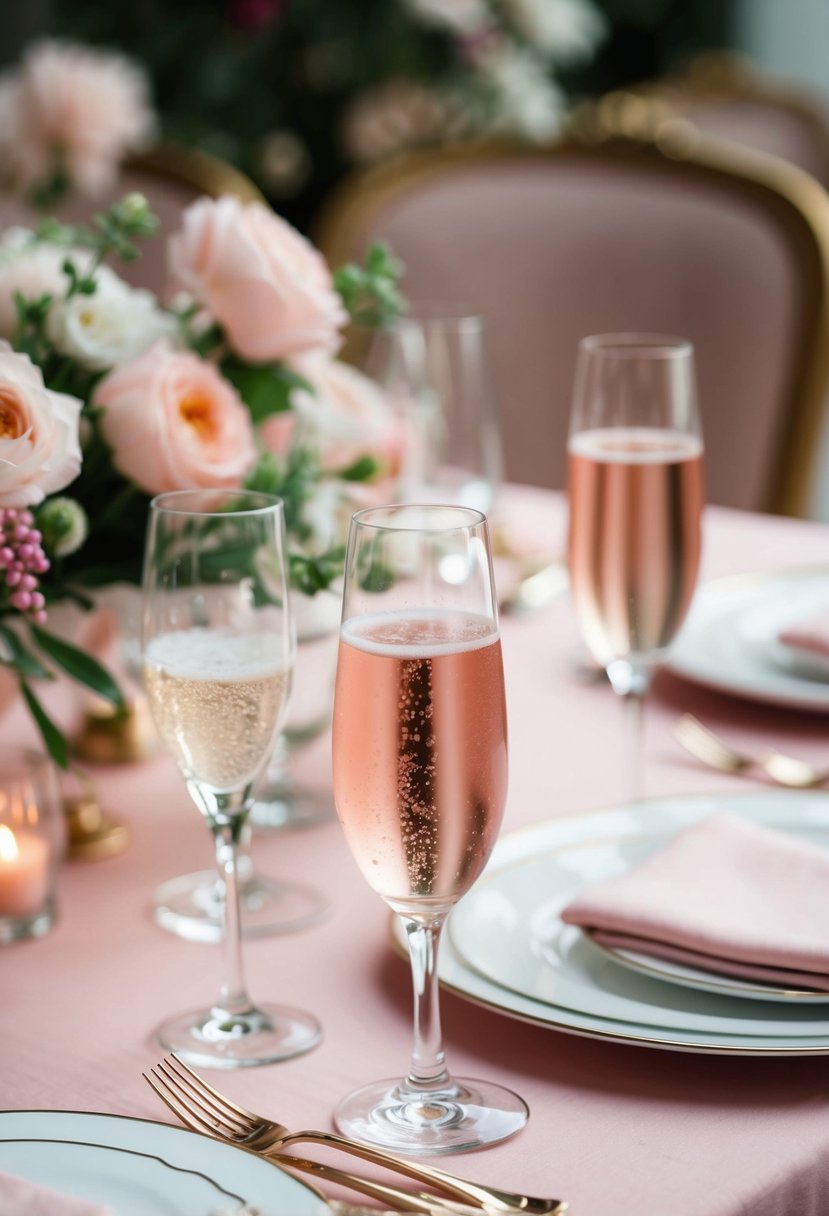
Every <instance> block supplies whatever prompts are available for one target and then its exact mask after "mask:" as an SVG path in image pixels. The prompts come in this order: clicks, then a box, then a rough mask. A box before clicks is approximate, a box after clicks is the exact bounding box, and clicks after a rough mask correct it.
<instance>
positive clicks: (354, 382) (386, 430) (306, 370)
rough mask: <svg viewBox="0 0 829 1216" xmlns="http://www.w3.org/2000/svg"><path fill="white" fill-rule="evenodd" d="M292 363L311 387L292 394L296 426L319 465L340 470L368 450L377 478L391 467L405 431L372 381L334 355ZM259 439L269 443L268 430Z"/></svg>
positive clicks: (394, 467)
mask: <svg viewBox="0 0 829 1216" xmlns="http://www.w3.org/2000/svg"><path fill="white" fill-rule="evenodd" d="M291 366H292V367H293V369H294V370H295V371H297V372H299V374H300V375H301V376H304V377H305V379H306V380H307V381H308V383H309V384H310V385H311V386H312V388H313V389H314V394H313V395H312V394H310V393H306V392H299V393H297V394H295V397H294V403H295V409H296V412H297V415H298V418H299V420H300V426H301V427H302V430H303V431H304V433H305V434H306V435H308V436H309V438H311V439H312V440H313V442H314V443H315V444H316V446H317V448H318V450H319V452H320V456H321V459H322V463H323V466H324V467H325V468H326V469H328V470H329V471H331V472H342V471H345V470H346V469H348V468H350V467H351V465H353V464H355V463H356V462H357V461H358V460H360V459H361V458H362V457H364V456H371V457H373V458H374V459H375V460H376V461H377V462H378V464H379V465H380V469H379V471H378V474H377V477H378V478H380V477H384V476H388V475H390V474H393V473H396V472H397V471H398V469H399V467H400V462H401V458H402V454H403V447H404V431H403V428H402V426H401V423H400V421H399V419H398V417H397V415H396V414H395V413H394V411H393V410H392V408H391V405H390V403H389V401H388V399H387V398H386V397H385V396H384V394H383V393H382V392H381V391H380V389H379V388H378V387H377V385H376V383H375V382H374V381H373V380H369V378H368V377H367V376H364V375H363V373H362V372H359V371H357V369H356V368H354V367H351V366H350V365H349V364H347V363H341V362H340V361H339V360H337V359H328V358H325V357H319V356H310V355H309V356H304V357H302V358H299V359H294V360H293V361H292V363H291ZM263 439H264V442H265V443H268V438H267V434H266V435H264V436H263ZM268 446H270V444H268Z"/></svg>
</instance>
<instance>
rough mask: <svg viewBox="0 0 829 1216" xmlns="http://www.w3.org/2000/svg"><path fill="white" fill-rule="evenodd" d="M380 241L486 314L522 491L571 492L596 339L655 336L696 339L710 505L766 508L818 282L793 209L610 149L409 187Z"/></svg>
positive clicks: (373, 228) (383, 223) (372, 223)
mask: <svg viewBox="0 0 829 1216" xmlns="http://www.w3.org/2000/svg"><path fill="white" fill-rule="evenodd" d="M366 210H367V211H369V210H370V209H369V208H367V209H366ZM357 214H358V212H357ZM335 233H336V229H334V234H333V235H335ZM376 237H382V238H384V239H385V240H386V241H388V243H389V244H390V245H391V247H392V249H393V250H394V252H395V253H396V254H397V255H398V256H399V257H400V258H401V259H402V261H403V262H404V263H405V265H406V276H405V279H404V289H405V291H406V293H407V295H408V296H409V298H410V299H414V300H416V299H418V298H429V299H445V300H449V301H452V302H466V303H468V304H469V305H471V306H472V307H474V308H475V309H478V310H480V311H481V312H483V313H484V314H485V315H486V318H487V321H488V327H489V339H490V344H491V353H492V360H493V369H494V378H495V384H496V390H497V393H498V397H499V401H500V413H501V419H502V430H503V436H504V443H505V454H506V470H507V476H508V478H509V479H510V480H518V481H523V482H528V483H531V484H536V485H546V486H553V487H560V486H563V484H564V480H565V437H566V432H567V426H568V415H569V407H570V393H571V386H572V379H573V370H574V363H575V354H576V346H577V343H578V341H579V339H580V338H582V337H583V336H585V335H587V334H591V333H602V332H613V331H621V330H644V331H652V332H660V333H668V334H677V335H680V336H684V337H688V338H690V339H692V341H693V342H694V344H695V347H696V352H697V363H698V371H699V385H700V396H701V409H702V416H703V430H704V434H705V439H706V446H707V472H708V490H709V496H710V500H711V501H712V502H715V503H721V504H726V505H729V506H735V507H743V508H748V507H753V508H758V507H761V506H762V505H763V504H764V503H765V494H766V490H767V486H768V481H769V478H770V470H771V463H772V460H773V458H774V454H775V450H776V447H777V442H778V436H779V427H780V423H781V414H782V413H783V411H784V409H785V408H786V405H787V402H788V392H789V389H790V386H791V381H792V376H793V374H795V372H796V370H797V369H796V362H797V359H798V354H797V351H796V341H797V333H798V324H799V314H800V309H801V305H802V296H801V292H802V291H803V284H802V279H801V278H800V273H801V272H800V271H799V270H798V269H797V268H796V267H795V265H793V260H792V255H791V246H787V244H786V243H785V241H784V240H783V239H782V236H781V228H780V219H779V216H778V215H773V214H770V211H769V209H768V208H766V207H764V206H762V205H760V203H758V202H757V201H756V200H754V199H751V198H750V197H747V196H746V194H745V193H743V192H738V191H737V190H736V189H735V188H734V187H733V186H732V185H731V184H730V181H729V180H724V179H723V178H717V177H716V176H714V175H711V176H707V177H706V176H704V175H702V174H700V173H690V172H689V173H686V174H682V175H679V174H677V173H675V172H671V171H669V169H668V168H667V167H666V166H665V164H664V163H662V162H660V161H657V160H652V161H650V162H649V163H644V162H643V161H641V160H639V159H632V158H630V157H625V156H618V157H614V156H612V155H611V154H610V153H608V154H607V156H606V157H605V158H604V159H603V160H602V161H598V160H593V159H585V158H584V157H580V156H578V155H575V156H570V155H568V154H561V153H558V154H556V155H553V156H551V157H550V158H549V159H544V158H538V157H536V158H533V157H527V158H522V157H515V158H512V159H492V160H489V161H471V160H470V161H468V162H460V163H457V162H456V163H454V164H450V165H446V166H445V167H444V168H442V169H441V170H438V171H436V172H434V173H431V174H424V176H423V177H422V178H421V179H420V180H419V181H418V182H417V183H416V184H415V185H413V186H411V187H410V188H408V189H406V190H399V191H397V192H395V191H392V192H391V193H390V196H389V198H388V199H387V201H385V202H384V203H383V204H381V205H380V206H378V207H377V208H376V210H375V211H374V214H373V215H372V216H371V218H370V219H369V218H366V219H365V221H364V223H363V226H362V229H361V231H360V234H359V238H358V239H357V240H356V241H355V245H358V246H361V247H362V246H364V245H365V244H366V243H368V241H369V240H370V239H371V238H376ZM360 251H361V250H360V249H357V248H355V249H353V250H352V252H353V253H359V252H360ZM338 252H340V253H342V252H343V251H342V250H338Z"/></svg>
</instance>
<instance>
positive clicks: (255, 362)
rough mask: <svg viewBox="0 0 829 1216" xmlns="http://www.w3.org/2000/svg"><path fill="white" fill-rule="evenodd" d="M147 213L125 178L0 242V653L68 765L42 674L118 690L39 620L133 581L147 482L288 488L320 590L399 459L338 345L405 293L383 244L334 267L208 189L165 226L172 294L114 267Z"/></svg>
mask: <svg viewBox="0 0 829 1216" xmlns="http://www.w3.org/2000/svg"><path fill="white" fill-rule="evenodd" d="M156 228H157V223H156V221H155V218H154V217H153V216H152V215H151V213H150V212H149V209H148V206H147V203H146V200H144V199H143V198H142V197H140V196H137V195H133V196H128V197H127V198H125V199H123V200H122V201H121V202H119V203H117V204H116V205H115V206H113V207H112V208H111V209H110V210H109V211H107V212H105V213H103V214H100V215H98V216H96V217H95V222H94V224H92V225H89V226H66V225H63V224H60V223H58V222H56V221H46V222H43V223H42V224H41V225H40V227H39V229H38V230H37V231H36V232H32V231H27V230H22V229H11V230H9V231H7V232H6V233H5V234H4V235H3V236H2V238H0V339H2V346H0V661H1V662H2V663H3V664H4V665H5V667H7V668H8V669H10V670H11V671H12V672H13V673H14V674H15V675H16V676H17V678H18V680H19V682H20V685H21V688H22V691H23V695H24V697H25V699H26V701H27V703H28V706H29V709H30V710H31V712H32V714H33V716H34V718H35V721H36V723H37V725H38V726H39V728H40V731H41V734H42V736H43V738H44V741H45V743H46V746H47V747H48V749H49V751H50V753H51V754H52V756H53V757H54V758H55V759H56V760H57V761H58V762H59V763H60V764H63V765H65V764H66V763H67V756H68V752H67V743H66V740H65V739H64V738H63V736H62V735H61V733H60V731H59V730H58V729H57V727H56V726H55V724H54V723H53V722H52V721H51V719H50V717H49V715H48V713H47V711H46V709H45V708H44V706H43V704H42V702H41V700H40V698H39V697H38V695H37V692H36V691H35V689H34V687H33V685H32V680H34V679H37V678H44V677H48V676H49V675H50V674H51V669H52V668H53V667H54V666H57V667H59V668H62V669H63V670H64V671H66V672H68V673H69V674H70V675H71V676H73V677H74V678H75V679H77V680H80V681H81V682H82V683H84V684H86V685H88V686H89V687H91V688H92V689H94V690H95V691H96V692H97V693H98V694H99V695H101V696H103V697H105V698H107V699H108V700H110V701H111V702H113V703H114V704H116V705H118V704H119V701H120V693H119V690H118V688H117V686H116V685H115V683H114V681H113V680H112V679H111V677H110V676H109V675H108V674H107V672H106V671H105V670H104V669H103V668H102V667H101V666H100V665H99V664H98V663H97V661H96V660H95V659H93V658H92V657H91V656H90V655H88V654H85V653H84V652H83V651H81V650H79V649H77V648H76V647H74V646H73V645H71V644H70V643H68V642H66V641H65V640H63V639H61V638H60V637H59V636H57V635H56V634H55V633H54V632H52V631H51V630H50V629H49V628H48V621H49V612H50V608H51V606H52V604H53V603H55V602H56V601H57V600H60V599H70V600H73V601H75V602H76V603H78V604H81V605H82V606H85V607H87V606H90V605H91V604H92V603H93V602H94V590H95V588H96V587H101V586H105V585H107V584H110V583H113V582H116V581H121V580H130V581H138V579H139V578H140V566H141V558H142V553H143V543H144V533H145V527H146V517H147V510H148V505H149V501H150V498H151V497H152V495H154V494H157V493H160V492H162V491H166V490H176V489H190V488H211V487H223V488H235V487H248V488H254V489H260V490H265V491H268V492H272V493H276V494H280V495H281V496H282V497H283V499H284V501H285V505H286V523H287V527H288V531H289V537H290V549H291V554H290V561H291V575H292V582H293V585H294V586H295V587H296V588H297V589H298V590H300V591H302V592H305V593H306V594H309V595H310V594H314V593H315V592H316V591H318V590H320V589H322V588H324V587H326V586H328V585H329V584H330V583H331V581H332V580H333V579H334V578H335V577H336V575H337V573H338V572H339V570H340V569H341V564H342V559H343V551H342V537H343V528H344V524H345V520H346V519H347V517H348V515H349V514H350V511H351V510H352V509H354V505H355V503H357V502H361V501H364V500H366V499H367V498H369V497H370V496H371V495H372V494H374V495H383V494H384V493H385V489H384V487H385V486H386V485H387V484H388V481H387V479H388V478H391V477H393V476H394V473H395V469H396V467H397V463H398V460H399V456H400V450H401V435H400V431H399V429H398V424H397V423H396V421H395V418H394V416H393V415H392V412H391V410H390V408H389V407H388V406H387V404H386V401H385V399H384V398H383V397H382V395H381V394H380V393H379V391H378V390H377V388H376V386H375V385H374V384H373V383H372V382H370V381H369V380H367V379H366V378H365V377H364V376H362V375H361V374H360V373H359V372H358V371H357V370H355V369H354V368H352V367H349V366H347V365H346V364H345V363H343V362H341V361H339V360H338V359H337V351H338V348H339V345H340V340H341V332H342V329H343V327H344V325H345V324H346V322H347V320H348V319H349V317H358V318H359V319H360V320H361V321H362V322H364V323H365V322H369V323H372V322H383V321H385V320H388V319H389V318H390V317H391V316H392V315H393V314H394V312H395V311H396V310H397V309H398V308H399V306H400V298H399V294H398V291H397V286H396V276H397V271H398V268H397V266H396V264H395V263H394V261H393V259H391V257H390V256H389V254H388V253H387V251H385V250H384V249H382V248H379V247H378V248H376V249H374V250H372V251H371V253H370V254H369V257H368V260H367V264H366V266H365V267H357V266H349V267H345V268H343V269H342V270H341V271H338V272H337V274H336V275H332V273H331V272H330V270H329V268H328V267H327V265H326V263H325V262H324V260H323V258H322V257H321V255H320V254H319V252H318V251H317V250H316V249H315V248H314V247H313V246H312V245H311V244H310V243H309V242H308V241H307V240H306V239H305V238H304V237H303V236H302V235H301V234H300V233H299V232H297V231H296V230H295V229H294V228H292V227H291V226H290V225H289V224H288V223H287V222H286V221H285V220H283V219H282V218H280V217H279V216H278V215H276V214H275V213H274V212H272V211H271V210H270V209H269V208H267V207H266V206H265V205H263V204H258V203H250V204H246V205H245V204H242V203H241V202H240V201H239V200H238V199H236V198H233V197H229V196H228V197H223V198H220V199H207V198H204V199H200V200H198V201H196V202H195V203H194V204H192V205H191V206H190V207H189V208H188V209H187V211H185V212H184V214H183V216H182V220H181V225H180V227H179V229H178V230H177V231H176V232H174V233H170V234H168V235H167V242H168V262H169V267H170V293H169V298H168V299H165V301H164V302H162V301H161V300H159V299H157V298H156V297H155V296H153V295H152V294H151V293H149V292H147V291H143V290H137V289H135V288H133V287H131V286H130V285H129V283H128V282H127V280H126V278H124V277H122V276H121V275H120V274H119V273H118V272H117V271H116V270H115V269H114V268H113V265H112V264H111V263H112V260H113V258H120V259H122V260H124V261H127V262H128V261H129V260H131V259H132V258H134V257H135V256H137V255H138V253H139V245H140V241H141V240H143V239H145V238H150V237H152V236H153V235H154V234H155V232H156Z"/></svg>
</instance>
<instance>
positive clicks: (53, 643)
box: [31, 625, 124, 709]
mask: <svg viewBox="0 0 829 1216" xmlns="http://www.w3.org/2000/svg"><path fill="white" fill-rule="evenodd" d="M31 631H32V636H33V637H34V639H35V641H36V642H37V644H38V646H39V647H40V649H41V650H42V651H43V652H44V654H47V655H48V656H49V658H50V659H52V661H53V662H55V663H57V665H58V667H62V668H63V670H64V671H65V672H66V673H67V675H70V676H71V677H72V679H73V680H77V681H78V683H79V684H85V685H86V687H87V688H91V689H92V691H93V692H96V693H97V694H98V696H100V697H103V698H104V700H106V701H110V702H111V703H112V704H113V705H115V706H116V707H117V708H118V709H123V708H124V697H123V694H122V692H121V689H120V688H119V687H118V685H117V684H116V683H115V681H114V680H113V678H112V676H111V675H110V674H109V672H108V671H107V670H106V668H105V667H102V666H101V664H100V663H99V662H98V660H97V659H93V658H92V656H91V655H88V654H86V653H85V652H84V651H83V650H79V649H78V648H77V646H73V645H71V643H70V642H64V641H62V640H61V639H60V638H56V637H55V635H54V634H52V633H47V631H46V630H45V629H42V628H41V627H40V626H39V625H32V626H31Z"/></svg>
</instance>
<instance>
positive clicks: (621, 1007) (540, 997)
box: [397, 790, 829, 1055]
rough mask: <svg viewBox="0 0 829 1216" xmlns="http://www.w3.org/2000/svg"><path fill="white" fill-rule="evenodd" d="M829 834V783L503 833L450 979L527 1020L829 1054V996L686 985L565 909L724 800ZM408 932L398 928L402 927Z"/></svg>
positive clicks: (457, 917) (450, 942)
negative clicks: (654, 975)
mask: <svg viewBox="0 0 829 1216" xmlns="http://www.w3.org/2000/svg"><path fill="white" fill-rule="evenodd" d="M722 809H728V810H730V811H732V812H734V813H736V814H742V815H746V816H747V817H749V818H751V819H753V820H755V821H756V822H758V823H763V824H766V825H767V826H770V827H776V828H780V829H782V830H787V831H792V832H794V833H796V834H798V835H801V836H803V837H804V838H806V839H811V840H814V841H820V842H822V843H825V844H826V845H827V847H829V795H827V794H825V793H819V792H815V791H789V790H772V791H767V792H765V791H764V792H756V793H747V794H724V795H720V796H711V795H705V796H694V797H677V798H664V799H653V800H650V801H646V802H642V803H638V804H636V805H634V806H630V807H619V808H616V809H612V810H607V811H596V812H591V813H590V814H586V815H578V816H573V817H569V818H563V819H559V820H554V821H552V822H549V823H544V824H539V825H537V826H535V827H532V828H526V829H524V830H523V831H519V832H515V833H512V834H511V835H508V836H505V837H504V838H503V839H502V840H501V841H499V843H498V845H497V846H496V849H495V852H494V854H493V857H492V860H491V862H490V864H489V866H488V867H487V871H486V873H485V875H484V876H483V878H482V879H481V880H480V882H479V883H478V884H476V886H475V887H474V888H473V890H472V891H471V892H470V893H469V894H468V895H467V896H466V897H465V898H464V899H463V900H462V901H461V903H460V904H459V905H458V906H457V907H456V908H455V909H454V910H453V912H452V914H451V916H450V918H449V932H448V935H447V940H446V941H445V942H444V946H443V948H442V950H441V959H440V978H441V981H442V982H443V984H444V985H445V986H446V987H448V988H450V989H452V990H453V991H455V992H457V993H458V994H459V995H462V996H465V997H467V998H469V999H471V1000H473V1001H475V1002H477V1003H479V1004H482V1005H486V1006H488V1007H489V1008H493V1009H496V1010H499V1011H501V1012H503V1013H507V1014H510V1015H511V1016H514V1017H517V1018H521V1019H523V1020H525V1021H530V1022H535V1023H538V1024H540V1025H543V1026H552V1027H556V1028H558V1029H560V1030H566V1031H569V1032H571V1033H573V1034H581V1035H587V1036H589V1037H591V1038H601V1039H614V1040H618V1041H624V1042H630V1043H637V1044H639V1045H644V1046H652V1047H663V1048H669V1049H674V1050H685V1051H702V1052H714V1053H719V1054H725V1055H823V1054H829V1009H827V1008H826V1006H823V1008H820V1007H818V1006H814V1005H785V1004H781V1003H773V1002H770V1001H769V1002H757V1001H752V1002H751V1003H750V1005H749V1003H748V1002H746V1001H744V1000H742V999H740V998H737V997H726V996H722V995H719V994H716V993H707V992H699V991H696V990H693V989H690V988H687V989H683V988H680V987H679V986H678V985H675V984H667V983H664V982H662V981H661V980H657V979H651V978H648V977H646V976H642V975H637V974H636V973H635V972H633V971H631V970H629V969H628V968H623V967H620V966H618V965H617V964H616V963H614V962H613V961H612V960H611V959H610V958H609V957H608V956H607V954H606V953H605V952H603V951H600V950H599V949H598V948H597V947H596V946H594V945H593V943H591V942H590V941H589V940H588V939H587V938H586V937H585V935H584V934H582V933H581V931H580V930H578V929H576V928H574V927H572V926H564V925H563V924H562V922H561V921H560V919H559V917H558V910H559V909H560V907H561V906H562V905H563V904H564V903H565V902H566V900H567V899H569V898H570V896H571V895H572V894H574V893H575V892H576V891H577V890H578V889H579V887H580V886H581V885H582V884H583V883H584V882H585V881H586V873H590V874H591V875H593V876H595V877H598V876H599V875H600V874H603V873H612V872H614V871H618V870H620V869H622V868H625V867H626V866H627V865H630V864H632V862H633V861H635V860H637V859H638V858H639V857H641V856H643V855H644V853H645V852H646V851H647V850H649V849H653V848H658V847H660V845H662V844H664V843H665V842H666V841H667V840H668V839H669V838H670V837H671V836H672V835H673V834H675V833H676V832H678V831H680V830H682V828H684V827H687V826H690V824H692V823H695V822H697V821H698V820H699V819H701V818H703V817H704V816H705V815H709V814H712V813H713V812H714V811H716V810H722ZM403 936H404V935H403V934H401V933H400V932H399V930H398V931H397V940H398V942H402V940H403Z"/></svg>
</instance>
